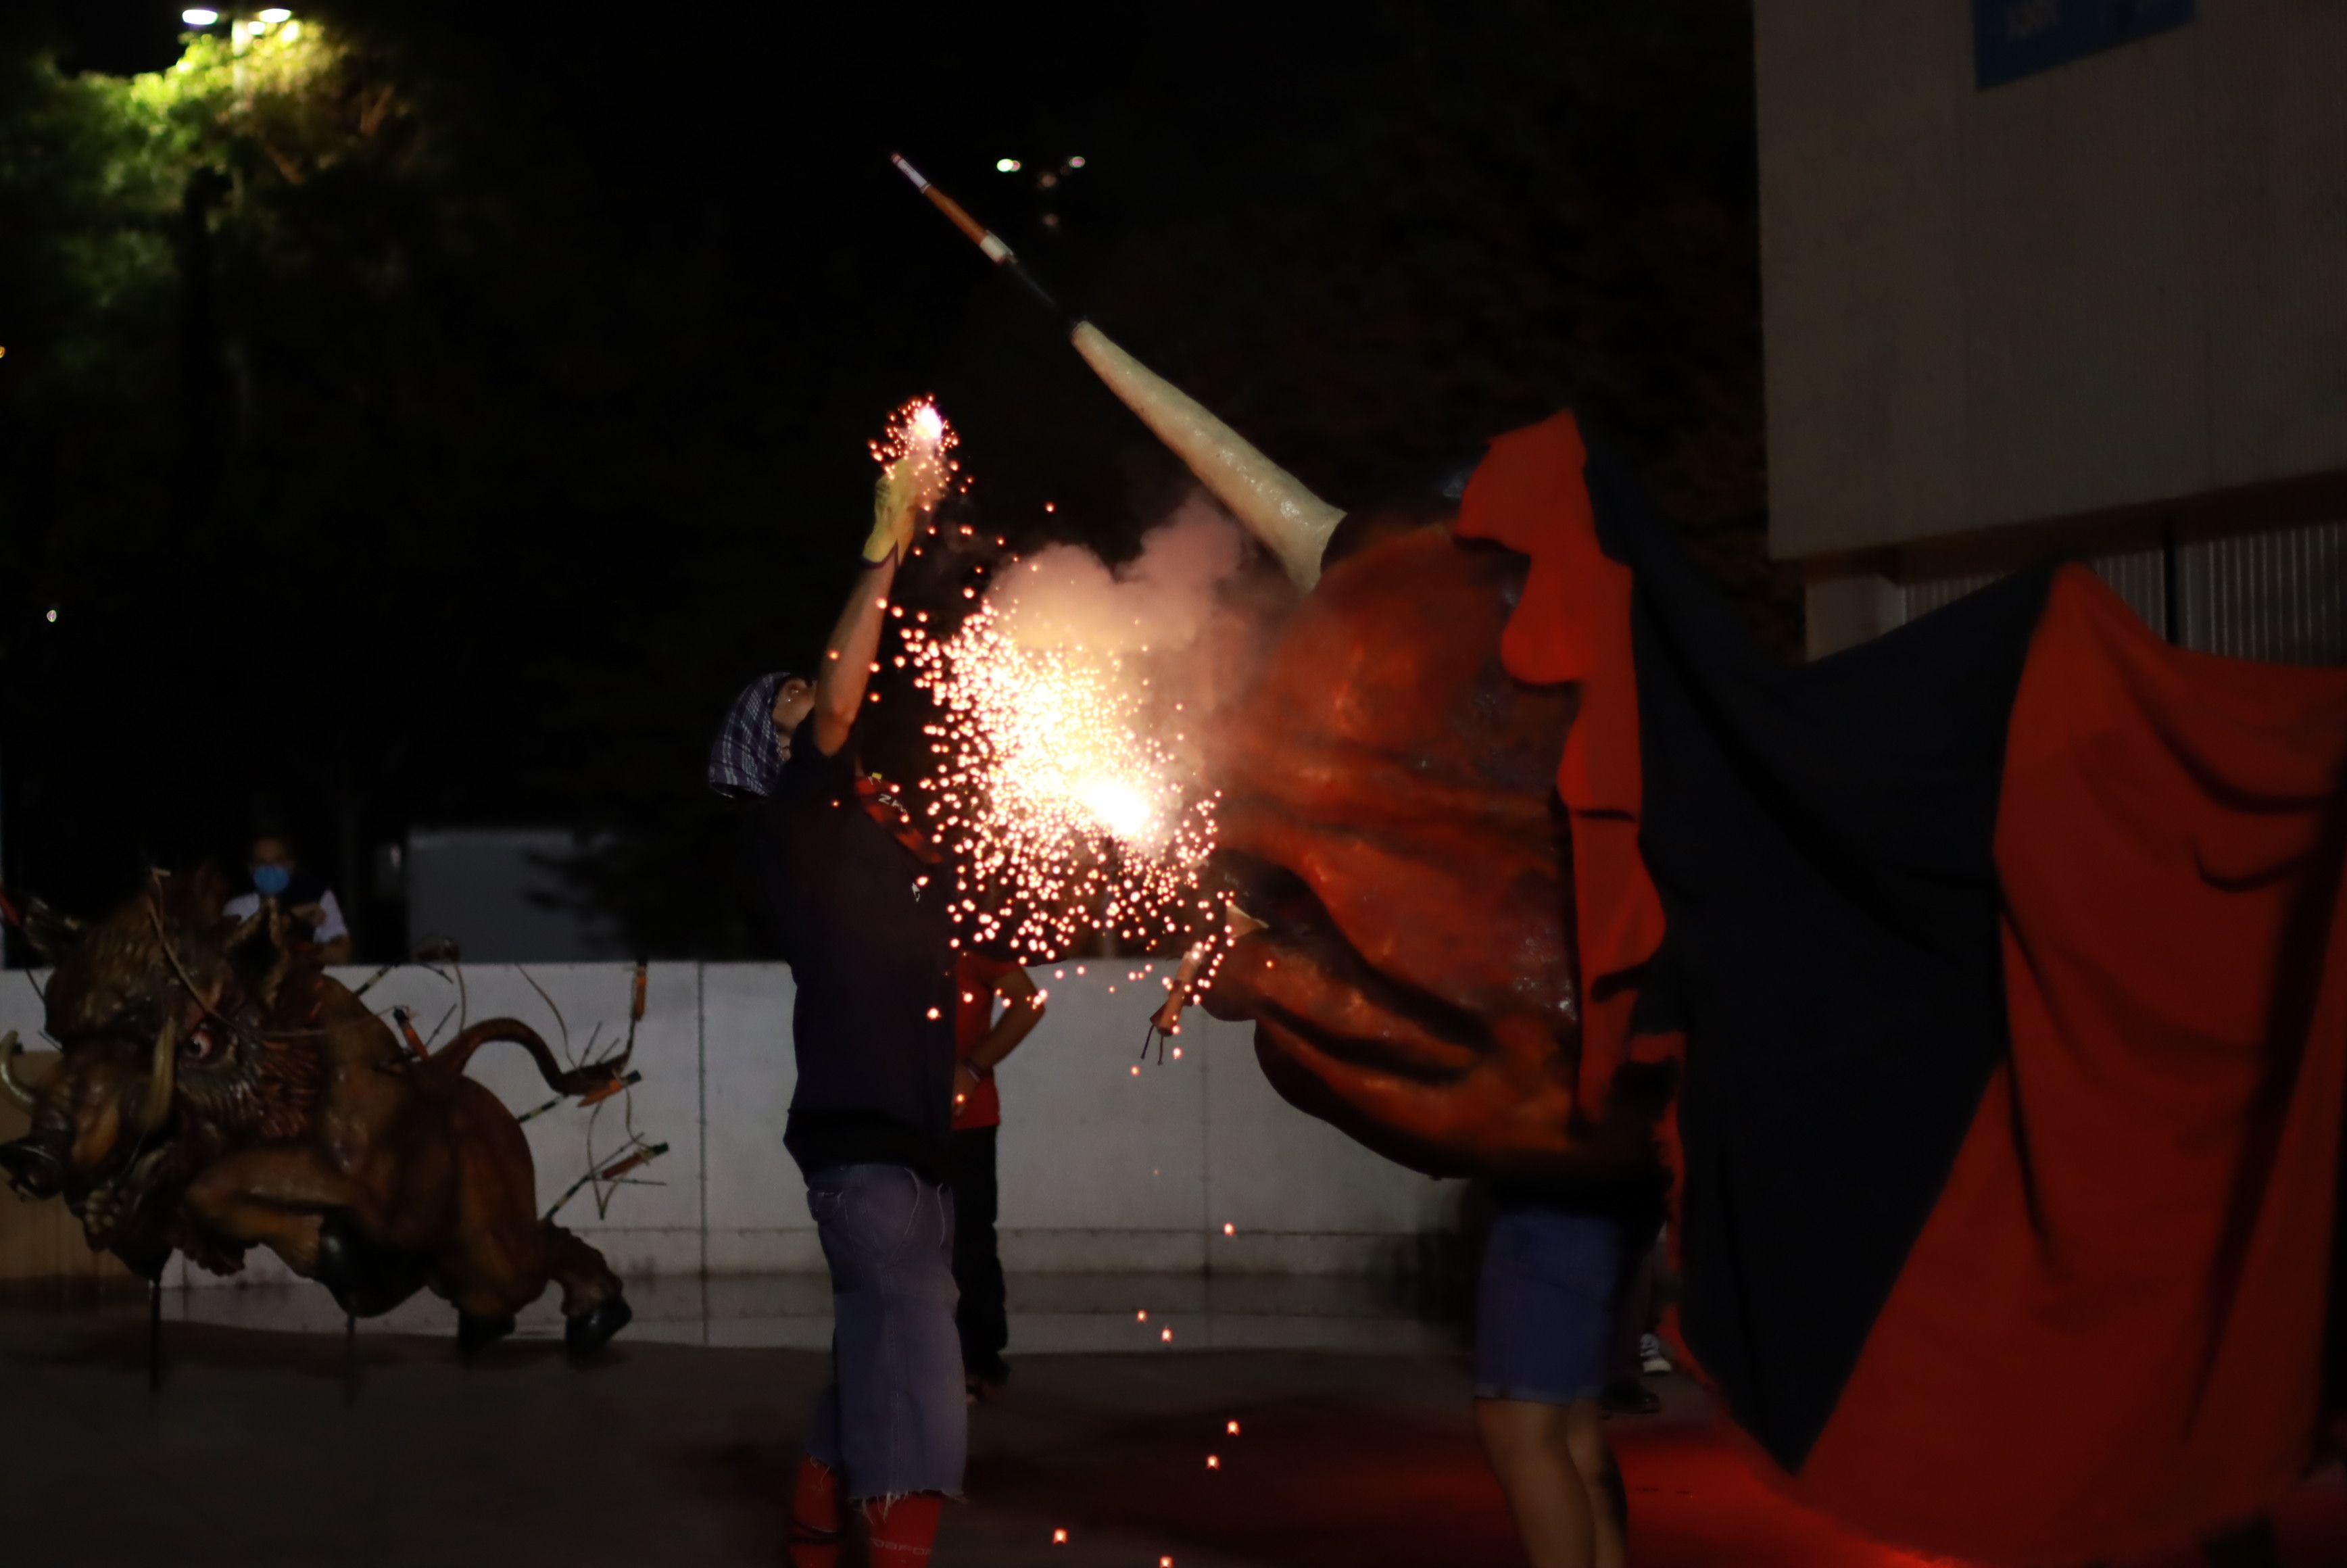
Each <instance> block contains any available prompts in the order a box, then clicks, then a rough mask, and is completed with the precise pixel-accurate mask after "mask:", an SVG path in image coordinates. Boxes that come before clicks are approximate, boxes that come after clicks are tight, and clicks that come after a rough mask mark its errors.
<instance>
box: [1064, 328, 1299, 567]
mask: <svg viewBox="0 0 2347 1568" xmlns="http://www.w3.org/2000/svg"><path fill="white" fill-rule="evenodd" d="M1073 336H1074V342H1075V345H1076V352H1077V353H1078V354H1082V355H1083V356H1084V363H1085V364H1089V365H1091V366H1092V369H1093V371H1094V372H1096V373H1097V374H1099V376H1100V378H1101V379H1102V381H1104V382H1106V383H1108V388H1109V390H1110V391H1111V392H1113V393H1115V394H1116V395H1118V396H1119V397H1121V398H1122V399H1124V403H1125V406H1127V407H1128V408H1131V409H1132V410H1133V412H1134V413H1135V414H1138V415H1141V422H1142V423H1143V424H1144V425H1148V426H1149V428H1150V429H1151V430H1153V431H1154V432H1156V434H1157V438H1158V439H1159V440H1160V441H1163V442H1164V443H1165V445H1166V446H1170V447H1172V448H1173V455H1174V456H1177V457H1179V458H1181V459H1182V461H1183V462H1184V463H1187V464H1188V465H1189V466H1190V472H1192V473H1193V474H1195V475H1196V476H1197V477H1198V482H1199V483H1201V484H1203V485H1204V486H1205V487H1206V488H1207V489H1209V490H1211V491H1213V492H1214V498H1215V499H1216V500H1218V501H1220V502H1222V504H1223V505H1224V506H1225V507H1229V508H1230V509H1231V510H1232V511H1233V512H1234V513H1235V514H1237V517H1238V519H1239V521H1241V522H1243V523H1245V525H1246V526H1247V529H1248V531H1249V532H1251V533H1253V534H1254V535H1255V538H1257V539H1259V540H1261V541H1262V543H1263V547H1264V548H1266V549H1267V550H1269V551H1270V552H1271V553H1272V554H1273V555H1276V556H1277V557H1278V558H1279V564H1280V565H1282V566H1284V567H1286V569H1287V575H1288V577H1289V578H1291V579H1294V581H1295V583H1296V587H1298V588H1300V589H1306V590H1307V591H1309V590H1310V589H1311V587H1312V585H1313V584H1314V583H1316V582H1318V581H1319V580H1320V552H1321V551H1322V550H1324V549H1326V548H1327V545H1328V536H1329V535H1330V534H1331V533H1334V532H1335V531H1336V528H1337V520H1338V519H1339V518H1343V517H1344V515H1345V514H1344V513H1343V512H1342V511H1340V510H1338V509H1337V507H1332V506H1330V505H1329V504H1328V503H1327V502H1326V501H1324V500H1322V499H1321V498H1320V497H1317V496H1316V495H1314V494H1313V493H1312V492H1311V491H1309V490H1307V489H1306V488H1305V487H1304V483H1303V481H1302V480H1300V479H1298V478H1296V476H1295V475H1293V474H1290V473H1289V472H1287V470H1286V469H1285V468H1282V467H1281V466H1279V465H1278V464H1276V463H1274V462H1273V461H1272V460H1271V459H1270V458H1268V457H1266V456H1264V455H1263V454H1262V453H1261V452H1260V451H1258V450H1256V449H1255V447H1254V446H1252V445H1250V444H1249V443H1248V442H1247V440H1246V439H1245V437H1244V436H1240V435H1239V433H1238V432H1237V431H1235V430H1234V429H1232V428H1231V427H1230V426H1229V425H1225V424H1224V423H1223V422H1222V421H1221V420H1219V419H1217V418H1215V417H1214V415H1212V414H1210V413H1208V412H1207V411H1206V409H1205V407H1204V405H1202V404H1200V403H1199V402H1198V400H1197V399H1195V398H1194V397H1192V396H1191V395H1189V394H1187V393H1185V392H1184V391H1183V390H1182V389H1181V388H1180V387H1178V386H1176V385H1174V384H1173V383H1172V382H1170V381H1167V380H1166V379H1165V378H1164V377H1163V376H1162V375H1159V374H1157V373H1156V372H1154V371H1153V370H1151V369H1150V368H1149V367H1148V366H1147V365H1145V364H1142V363H1141V362H1140V361H1139V360H1137V359H1135V358H1133V356H1132V355H1131V354H1127V353H1125V352H1124V350H1123V349H1122V348H1120V347H1119V346H1118V345H1117V343H1115V341H1114V340H1113V339H1112V338H1111V337H1109V335H1108V334H1107V333H1103V332H1102V331H1101V330H1100V328H1098V327H1096V326H1094V325H1092V323H1090V322H1079V323H1076V330H1075V333H1074V334H1073Z"/></svg>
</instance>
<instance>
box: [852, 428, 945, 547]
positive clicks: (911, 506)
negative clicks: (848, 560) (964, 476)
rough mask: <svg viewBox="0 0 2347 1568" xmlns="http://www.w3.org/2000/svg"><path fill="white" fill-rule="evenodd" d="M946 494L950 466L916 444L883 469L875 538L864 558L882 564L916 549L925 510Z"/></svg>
mask: <svg viewBox="0 0 2347 1568" xmlns="http://www.w3.org/2000/svg"><path fill="white" fill-rule="evenodd" d="M945 493H946V466H945V464H944V462H943V461H941V460H940V459H939V458H938V455H937V453H936V452H935V451H933V450H930V449H928V448H925V447H915V448H914V449H913V450H912V451H910V452H907V453H906V454H905V456H902V457H899V458H897V460H896V461H895V462H894V463H891V464H889V465H888V466H887V467H886V468H884V469H882V470H881V471H880V483H879V484H878V486H877V487H875V488H874V490H873V492H872V537H871V538H867V539H866V540H865V541H864V559H865V560H866V561H867V562H869V563H870V564H871V565H873V566H878V565H879V564H880V563H881V562H882V561H885V560H887V559H888V558H889V557H890V556H891V555H894V556H895V557H896V558H897V559H898V560H900V561H901V560H903V559H905V557H906V556H907V554H909V553H910V552H911V550H912V548H913V530H914V528H917V527H918V526H919V524H920V520H921V516H922V514H923V513H925V512H927V511H928V510H929V509H930V508H932V507H935V506H936V505H937V504H938V501H939V500H940V499H941V498H943V497H944V496H945Z"/></svg>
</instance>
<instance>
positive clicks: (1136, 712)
mask: <svg viewBox="0 0 2347 1568" xmlns="http://www.w3.org/2000/svg"><path fill="white" fill-rule="evenodd" d="M1000 575H1004V576H1007V577H1008V578H1009V579H1012V580H1013V581H1015V579H1017V578H1018V577H1019V575H1020V574H1019V573H1018V572H1017V571H1016V570H1014V571H1012V572H1010V573H1008V574H1000ZM963 591H964V594H965V596H968V597H971V598H975V597H976V590H975V589H970V588H967V587H966V588H965V589H964V590H963ZM897 630H899V631H900V632H901V633H902V635H903V637H904V641H905V652H906V656H907V660H908V661H909V662H910V664H911V666H912V669H913V671H914V685H915V686H916V688H917V689H919V690H921V691H923V692H927V693H928V696H929V698H930V700H931V702H933V704H934V706H935V710H936V718H935V720H934V721H933V722H932V723H929V724H928V726H927V730H928V740H929V749H930V757H931V764H932V765H931V769H930V776H929V777H928V778H926V779H924V780H923V781H922V784H923V787H924V792H925V794H927V795H928V797H929V804H928V815H929V816H930V818H931V820H932V824H933V827H934V829H936V830H938V836H940V837H941V838H943V839H945V840H947V841H948V844H949V845H950V847H951V848H952V849H953V851H954V853H955V856H956V860H957V863H958V864H959V865H960V866H963V867H964V876H963V887H962V892H963V895H964V897H963V899H962V900H961V902H960V906H959V907H958V908H955V909H954V910H953V917H954V919H955V920H956V922H957V923H958V924H959V925H961V926H963V927H965V928H968V929H969V935H971V936H973V937H975V938H978V939H979V940H982V941H988V942H993V943H999V944H1001V945H1002V946H1005V947H1007V948H1010V950H1011V952H1012V953H1013V954H1014V956H1016V957H1018V958H1020V959H1021V960H1023V961H1025V962H1028V963H1043V962H1050V961H1051V960H1053V959H1055V958H1060V957H1061V956H1063V955H1065V954H1067V953H1069V952H1070V951H1071V950H1075V949H1078V948H1080V947H1081V945H1082V944H1083V942H1084V940H1085V938H1087V937H1089V936H1091V935H1092V934H1095V933H1098V934H1100V935H1103V936H1106V937H1107V938H1111V939H1112V940H1116V941H1126V942H1147V943H1150V944H1152V945H1155V944H1158V943H1161V942H1164V943H1175V942H1181V941H1184V940H1186V939H1187V938H1188V937H1189V934H1190V928H1191V927H1192V926H1193V925H1194V923H1195V917H1194V914H1193V910H1194V907H1196V906H1197V905H1198V902H1199V899H1198V886H1199V876H1200V873H1201V871H1202V869H1203V868H1204V863H1205V859H1206V856H1207V855H1208V853H1209V852H1210V851H1211V850H1212V849H1213V848H1214V807H1215V804H1216V799H1217V797H1216V796H1215V794H1214V792H1213V791H1212V790H1211V789H1209V788H1208V787H1207V785H1206V783H1205V779H1204V767H1203V764H1202V761H1201V759H1200V757H1199V756H1198V754H1197V748H1196V747H1194V746H1191V745H1188V744H1186V743H1185V741H1184V735H1183V734H1182V733H1180V732H1175V731H1173V730H1172V729H1171V726H1169V725H1168V724H1167V723H1165V720H1166V719H1167V717H1168V714H1167V712H1165V710H1164V708H1163V705H1162V704H1161V702H1159V700H1158V699H1157V698H1156V697H1155V696H1154V695H1153V688H1152V682H1151V677H1150V661H1149V654H1148V651H1147V650H1146V649H1145V648H1143V649H1138V650H1133V651H1122V652H1121V651H1114V650H1106V649H1101V648H1087V647H1086V646H1084V645H1083V644H1082V643H1081V642H1077V641H1072V640H1062V641H1051V642H1045V643H1040V644H1039V643H1037V642H1033V641H1026V640H1022V639H1021V638H1020V637H1019V636H1017V635H1014V632H1013V629H1012V628H1011V627H1010V625H1009V624H1007V623H1006V620H1005V618H1004V616H1003V614H1002V613H1001V611H1000V610H999V608H998V604H997V601H996V599H995V598H994V596H993V595H991V594H989V596H987V597H986V598H984V599H982V600H978V601H977V604H976V608H975V609H973V610H971V611H970V613H969V615H968V616H966V617H965V618H964V619H963V620H962V621H961V623H960V625H959V626H958V628H956V629H954V630H951V631H950V632H947V631H946V630H943V629H942V628H940V629H937V630H932V629H930V628H929V627H928V625H927V624H926V623H923V622H921V621H919V620H918V618H916V620H915V623H914V624H912V625H906V624H904V623H902V622H899V623H898V626H897ZM1083 972H1084V971H1083V969H1082V968H1078V970H1077V973H1078V974H1079V975H1081V974H1082V973H1083ZM1052 978H1053V979H1064V978H1066V972H1065V970H1064V969H1059V970H1054V971H1053V975H1052Z"/></svg>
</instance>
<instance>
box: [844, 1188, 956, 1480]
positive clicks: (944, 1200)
mask: <svg viewBox="0 0 2347 1568" xmlns="http://www.w3.org/2000/svg"><path fill="white" fill-rule="evenodd" d="M807 1209H808V1212H810V1213H811V1214H814V1215H815V1231H816V1234H817V1235H819V1236H820V1237H821V1238H822V1241H823V1256H824V1261H825V1263H826V1264H828V1265H830V1267H831V1310H832V1329H831V1386H830V1387H828V1388H826V1389H824V1391H823V1394H822V1397H821V1398H820V1399H817V1400H816V1401H815V1424H814V1427H813V1429H812V1430H810V1431H809V1432H808V1434H807V1451H808V1452H809V1453H811V1454H813V1455H814V1456H815V1458H816V1459H818V1460H822V1461H823V1462H824V1463H825V1464H827V1465H829V1466H830V1467H831V1468H832V1469H834V1470H835V1471H838V1472H839V1473H840V1475H841V1477H842V1478H843V1480H844V1481H845V1483H846V1496H847V1500H848V1501H851V1502H862V1501H866V1500H867V1499H871V1498H894V1497H902V1496H904V1495H906V1494H907V1493H908V1492H916V1491H941V1492H944V1493H946V1494H948V1496H956V1497H958V1496H959V1495H960V1494H961V1481H962V1466H963V1462H964V1460H966V1459H967V1458H968V1456H969V1410H968V1409H967V1408H966V1404H965V1401H964V1399H963V1395H962V1372H961V1337H960V1335H959V1334H958V1332H956V1330H955V1328H954V1303H955V1301H956V1299H957V1297H958V1292H957V1291H956V1290H955V1288H954V1277H953V1243H954V1213H953V1194H951V1193H950V1192H948V1190H946V1189H945V1188H943V1187H941V1186H938V1185H937V1184H935V1183H933V1182H926V1181H923V1180H922V1179H921V1178H920V1177H919V1176H917V1175H916V1174H914V1173H912V1172H911V1171H909V1170H907V1169H906V1168H905V1167H904V1166H902V1165H883V1164H870V1165H835V1166H832V1167H830V1168H828V1169H826V1170H820V1171H817V1172H815V1173H814V1174H813V1175H811V1176H809V1177H808V1178H807Z"/></svg>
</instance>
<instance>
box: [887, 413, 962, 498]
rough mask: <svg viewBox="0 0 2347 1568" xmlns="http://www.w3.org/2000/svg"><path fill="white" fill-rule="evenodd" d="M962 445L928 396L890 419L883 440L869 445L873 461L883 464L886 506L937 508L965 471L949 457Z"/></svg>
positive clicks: (890, 416)
mask: <svg viewBox="0 0 2347 1568" xmlns="http://www.w3.org/2000/svg"><path fill="white" fill-rule="evenodd" d="M960 440H961V438H960V437H959V436H956V435H955V434H954V429H953V426H952V425H948V424H947V423H946V416H945V415H942V414H940V413H938V405H936V404H935V403H934V402H932V401H931V400H930V399H928V398H927V397H917V398H914V399H913V400H912V401H911V402H909V403H907V404H906V405H903V406H902V407H900V408H898V409H897V411H896V412H895V413H893V414H891V415H888V424H887V428H886V429H885V430H884V431H883V432H882V434H881V437H880V439H879V440H877V441H875V442H872V443H871V444H870V445H871V447H872V460H873V461H874V462H876V463H877V464H879V465H880V489H881V503H880V504H881V506H882V507H883V508H884V509H890V510H893V509H894V507H895V506H897V505H901V504H903V503H904V502H906V501H912V502H915V503H917V504H918V505H920V506H923V507H934V506H936V505H937V504H938V501H939V500H940V499H941V498H942V497H944V495H945V493H946V490H947V489H948V487H950V486H951V485H952V483H953V476H954V475H955V474H957V473H958V472H959V471H960V469H961V465H960V464H959V463H957V462H955V461H954V460H953V459H952V457H950V456H948V454H949V453H951V452H952V451H953V449H954V448H955V447H956V446H958V445H959V444H960Z"/></svg>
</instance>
